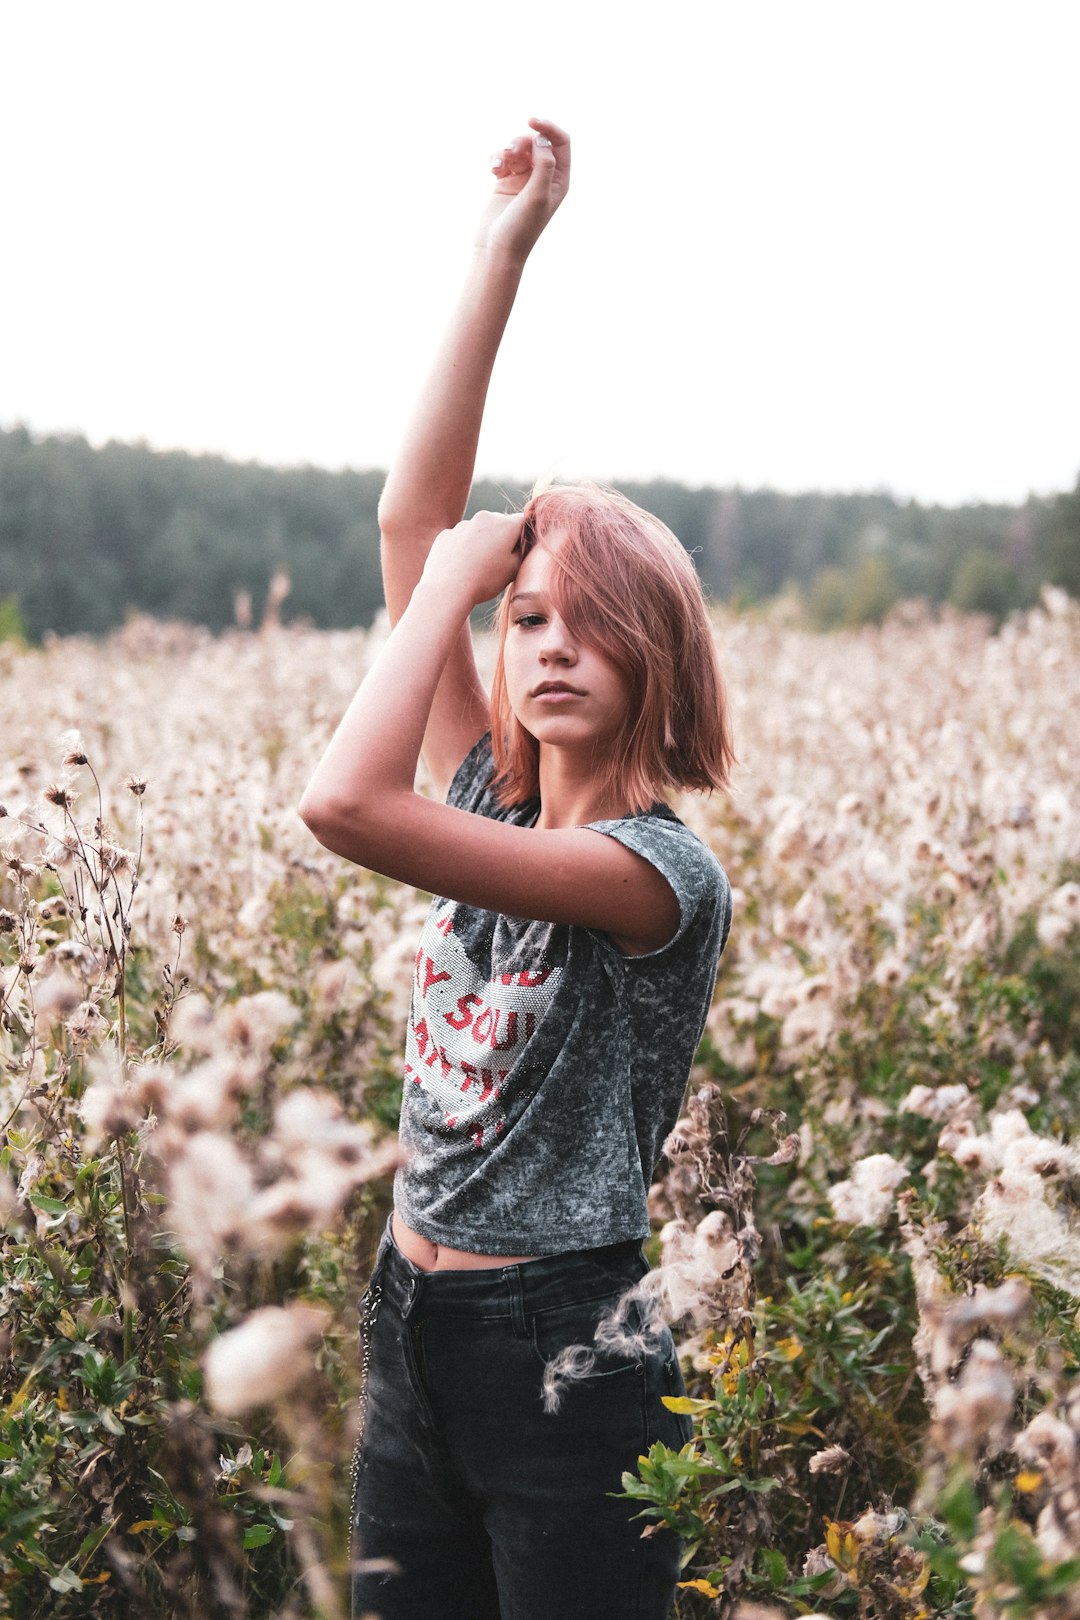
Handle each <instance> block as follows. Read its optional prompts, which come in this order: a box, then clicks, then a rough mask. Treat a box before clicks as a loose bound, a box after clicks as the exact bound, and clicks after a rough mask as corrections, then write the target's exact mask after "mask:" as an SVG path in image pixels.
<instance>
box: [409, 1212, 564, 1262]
mask: <svg viewBox="0 0 1080 1620" xmlns="http://www.w3.org/2000/svg"><path fill="white" fill-rule="evenodd" d="M393 1233H394V1242H395V1243H396V1244H397V1246H398V1248H399V1249H400V1250H401V1252H402V1254H403V1255H404V1256H405V1258H406V1260H411V1261H412V1263H413V1265H414V1266H418V1267H419V1269H420V1270H421V1271H482V1270H484V1269H485V1268H488V1267H491V1266H516V1265H520V1263H521V1262H522V1261H523V1260H535V1259H536V1255H535V1254H471V1253H470V1252H469V1250H468V1249H448V1248H447V1247H446V1245H445V1243H432V1242H431V1239H430V1238H426V1237H421V1236H420V1234H419V1232H414V1231H413V1229H412V1227H411V1226H406V1225H405V1222H404V1221H403V1220H402V1218H401V1216H400V1215H399V1214H398V1213H397V1211H396V1210H395V1212H394V1223H393Z"/></svg>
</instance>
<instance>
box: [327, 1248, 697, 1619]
mask: <svg viewBox="0 0 1080 1620" xmlns="http://www.w3.org/2000/svg"><path fill="white" fill-rule="evenodd" d="M647 1271H648V1263H647V1262H646V1260H645V1259H644V1257H643V1255H642V1253H641V1246H640V1244H638V1243H620V1244H613V1245H611V1246H610V1247H608V1248H603V1249H588V1250H583V1251H581V1252H578V1253H573V1254H563V1255H554V1256H550V1257H543V1258H541V1259H538V1260H529V1261H526V1262H523V1263H521V1264H519V1265H507V1266H501V1267H497V1268H493V1269H490V1270H488V1269H483V1270H478V1271H438V1272H425V1271H421V1270H420V1269H419V1268H418V1267H416V1266H414V1265H413V1264H412V1262H411V1261H410V1260H407V1259H406V1258H405V1256H404V1255H403V1254H402V1253H401V1251H400V1250H399V1249H398V1248H397V1246H396V1245H395V1244H394V1242H393V1239H392V1238H391V1237H390V1235H389V1232H387V1235H386V1236H385V1237H384V1238H383V1241H382V1246H381V1248H380V1250H379V1256H378V1259H377V1262H376V1266H375V1271H374V1274H373V1276H372V1282H371V1287H370V1288H369V1290H368V1294H367V1296H366V1298H365V1305H364V1314H365V1317H366V1325H365V1326H364V1328H363V1333H362V1343H363V1344H364V1359H365V1363H366V1377H365V1393H364V1396H363V1400H364V1428H363V1437H362V1441H361V1445H360V1448H359V1451H358V1460H357V1473H356V1481H355V1493H354V1505H353V1556H354V1559H357V1560H360V1561H362V1565H361V1568H360V1569H359V1571H358V1572H357V1573H356V1574H355V1575H354V1578H353V1592H352V1603H353V1610H352V1612H353V1615H354V1617H355V1620H360V1617H361V1616H366V1615H368V1614H371V1615H378V1616H380V1617H381V1620H665V1617H666V1616H667V1615H668V1614H669V1613H670V1609H671V1602H672V1597H673V1594H674V1589H675V1581H676V1578H677V1575H678V1563H679V1543H678V1539H677V1538H676V1537H675V1536H674V1535H673V1534H672V1533H671V1532H670V1531H668V1530H659V1531H657V1532H656V1533H655V1534H650V1535H649V1536H647V1537H646V1538H645V1539H642V1536H641V1532H642V1529H643V1528H644V1526H645V1525H646V1524H647V1523H652V1522H653V1521H649V1520H643V1519H636V1518H634V1514H635V1511H636V1504H635V1503H633V1502H628V1501H622V1500H619V1499H618V1498H617V1497H616V1496H613V1495H611V1494H609V1493H611V1492H618V1491H619V1490H621V1481H622V1474H623V1470H624V1469H631V1470H632V1469H634V1468H635V1466H636V1462H637V1458H638V1457H639V1455H640V1454H641V1453H642V1452H644V1451H646V1450H647V1449H648V1447H649V1446H650V1445H652V1443H653V1442H654V1441H656V1440H663V1441H664V1442H665V1443H666V1444H667V1445H669V1446H673V1447H678V1446H681V1445H683V1444H684V1443H685V1442H686V1441H687V1440H688V1439H689V1436H690V1425H689V1422H688V1420H687V1419H686V1418H683V1417H679V1416H676V1415H675V1414H674V1413H672V1412H670V1411H668V1409H667V1408H666V1407H665V1406H664V1405H663V1402H662V1397H663V1396H665V1395H681V1394H683V1393H684V1386H683V1381H682V1375H681V1373H680V1371H679V1364H678V1359H677V1357H676V1354H675V1348H674V1344H673V1343H672V1339H671V1334H670V1332H669V1331H668V1330H667V1328H662V1329H661V1330H660V1331H659V1333H658V1334H657V1335H656V1336H655V1338H652V1339H651V1340H650V1342H651V1344H652V1348H651V1349H650V1351H649V1352H648V1354H646V1355H644V1356H637V1357H634V1356H624V1355H622V1354H618V1353H616V1354H612V1353H598V1354H597V1359H596V1363H595V1366H594V1367H593V1369H592V1371H591V1372H590V1373H589V1375H588V1376H587V1377H586V1378H584V1379H583V1380H582V1381H580V1382H576V1383H571V1384H570V1385H569V1386H568V1387H567V1388H566V1389H565V1391H564V1394H563V1398H562V1403H561V1405H560V1407H559V1410H558V1411H557V1412H556V1413H553V1414H549V1413H547V1412H545V1411H544V1408H543V1403H542V1396H541V1382H542V1378H543V1373H544V1367H545V1364H546V1363H547V1361H548V1360H549V1359H550V1358H551V1357H553V1356H554V1355H556V1354H557V1353H558V1351H559V1350H561V1349H563V1348H564V1347H565V1346H567V1345H570V1344H582V1345H586V1346H589V1347H592V1344H593V1330H594V1329H595V1327H596V1324H597V1322H598V1320H599V1319H600V1317H601V1316H602V1315H604V1314H605V1313H606V1312H607V1311H608V1310H610V1309H611V1307H612V1306H613V1305H614V1304H615V1302H616V1300H617V1299H619V1298H620V1296H621V1295H622V1294H624V1293H625V1292H626V1291H627V1290H628V1289H630V1288H632V1287H633V1286H634V1284H635V1283H636V1282H638V1281H639V1280H640V1278H641V1277H642V1276H644V1274H645V1273H646V1272H647ZM379 1560H389V1561H391V1562H392V1563H393V1565H395V1566H396V1567H397V1572H396V1573H391V1572H390V1571H389V1570H388V1569H385V1568H383V1569H365V1568H363V1567H362V1566H363V1564H367V1563H368V1562H369V1561H370V1562H374V1561H379Z"/></svg>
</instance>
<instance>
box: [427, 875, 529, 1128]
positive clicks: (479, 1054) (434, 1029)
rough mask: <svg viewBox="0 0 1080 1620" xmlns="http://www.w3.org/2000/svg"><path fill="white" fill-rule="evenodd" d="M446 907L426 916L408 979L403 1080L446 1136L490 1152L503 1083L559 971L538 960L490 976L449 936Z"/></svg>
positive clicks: (501, 1120)
mask: <svg viewBox="0 0 1080 1620" xmlns="http://www.w3.org/2000/svg"><path fill="white" fill-rule="evenodd" d="M457 910H458V908H457V907H456V906H455V905H454V904H453V902H452V901H447V900H444V901H441V902H439V903H437V904H436V905H435V906H434V907H433V908H432V911H431V914H430V916H429V917H428V919H427V923H426V924H425V927H424V932H423V934H422V935H421V938H420V948H419V950H418V951H417V953H416V963H415V967H414V972H413V996H412V1009H411V1012H410V1015H409V1030H408V1036H407V1039H406V1044H405V1081H406V1084H408V1083H410V1082H411V1083H412V1084H413V1085H416V1086H419V1087H420V1088H421V1090H422V1091H424V1092H425V1093H426V1094H427V1096H428V1097H429V1098H430V1100H431V1102H432V1104H433V1105H434V1106H435V1107H436V1108H438V1109H439V1110H440V1111H441V1112H442V1115H443V1120H444V1124H445V1128H446V1131H447V1132H457V1133H459V1134H460V1135H462V1136H466V1137H468V1138H470V1139H471V1141H472V1143H473V1144H474V1146H475V1147H477V1148H484V1147H490V1146H491V1145H492V1144H493V1143H494V1142H495V1141H498V1139H499V1138H500V1137H501V1136H502V1135H503V1133H504V1132H505V1130H506V1124H507V1119H506V1112H505V1108H504V1106H503V1105H504V1102H505V1090H506V1082H507V1080H508V1078H509V1076H510V1073H511V1071H512V1070H513V1069H514V1066H515V1065H516V1064H517V1063H518V1061H519V1060H520V1058H521V1057H522V1055H523V1053H524V1051H525V1048H526V1046H527V1045H528V1043H529V1041H530V1040H531V1038H532V1037H533V1035H534V1034H535V1033H536V1029H537V1025H538V1024H539V1022H540V1020H541V1019H542V1018H543V1016H544V1014H545V1013H546V1012H547V1010H548V1008H549V1007H550V1005H551V1001H552V997H553V996H554V994H555V992H556V989H557V987H558V982H559V977H560V970H559V969H558V968H555V967H552V966H550V965H549V964H548V963H547V962H546V961H541V962H539V963H537V964H536V965H534V966H532V967H521V966H519V965H517V964H513V963H512V964H511V965H510V966H509V967H508V968H507V969H506V970H505V971H502V972H499V973H496V974H495V975H492V974H491V973H490V971H489V970H488V964H486V963H484V962H483V961H481V962H477V961H475V960H474V959H473V957H472V956H470V954H469V951H468V949H467V948H466V940H464V939H462V938H460V937H459V936H458V934H457V933H456V932H455V926H454V924H455V913H456V911H457Z"/></svg>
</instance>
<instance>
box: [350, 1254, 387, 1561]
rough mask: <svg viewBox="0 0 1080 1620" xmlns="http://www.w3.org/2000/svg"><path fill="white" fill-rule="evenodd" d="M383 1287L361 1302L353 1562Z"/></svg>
mask: <svg viewBox="0 0 1080 1620" xmlns="http://www.w3.org/2000/svg"><path fill="white" fill-rule="evenodd" d="M381 1300H382V1285H381V1283H378V1282H373V1283H372V1284H371V1286H370V1287H369V1288H368V1290H367V1292H366V1293H365V1295H364V1297H363V1299H362V1300H361V1301H360V1395H359V1399H358V1401H357V1414H356V1444H355V1445H354V1446H353V1454H352V1463H351V1465H350V1469H349V1475H350V1479H351V1482H352V1485H351V1489H350V1492H349V1563H350V1565H351V1564H352V1562H353V1560H354V1558H355V1557H356V1548H355V1545H354V1543H355V1540H356V1497H357V1492H358V1490H359V1487H360V1454H361V1452H362V1450H363V1445H364V1422H365V1419H366V1418H367V1397H368V1374H369V1372H370V1371H371V1330H372V1329H373V1328H374V1326H375V1323H376V1320H377V1319H378V1315H379V1304H380V1302H381Z"/></svg>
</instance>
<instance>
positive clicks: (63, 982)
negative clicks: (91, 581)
mask: <svg viewBox="0 0 1080 1620" xmlns="http://www.w3.org/2000/svg"><path fill="white" fill-rule="evenodd" d="M718 635H719V637H720V642H721V647H722V651H723V655H724V661H725V664H726V667H727V671H728V675H729V681H730V685H731V687H732V690H733V692H734V694H735V703H736V719H737V725H738V746H739V752H740V756H741V759H742V769H741V772H740V775H739V778H738V781H737V785H736V791H735V793H734V795H733V796H732V798H731V799H730V800H728V801H724V802H719V801H717V802H708V801H700V802H699V801H695V802H692V803H688V804H687V805H686V806H684V807H682V808H683V810H684V813H685V815H686V816H687V819H689V820H690V821H691V824H692V825H694V826H695V828H696V829H697V830H699V831H700V832H701V833H702V834H703V836H705V837H707V838H708V839H709V841H710V842H711V843H712V844H713V846H714V847H715V848H716V849H717V851H718V852H719V853H720V855H721V857H722V858H723V859H724V861H725V864H726V865H727V867H728V869H729V872H730V874H731V877H732V880H733V883H734V885H735V887H736V917H735V925H734V930H733V935H732V942H731V945H730V947H729V951H728V955H727V958H726V960H725V963H724V965H723V968H722V972H721V978H720V982H719V985H718V988H717V995H716V1000H715V1003H714V1007H713V1011H712V1014H711V1016H710V1020H709V1026H708V1031H707V1035H706V1039H705V1041H704V1042H703V1045H702V1050H701V1052H700V1054H699V1065H698V1070H697V1072H696V1074H695V1077H694V1081H693V1086H692V1094H691V1101H690V1104H689V1111H688V1113H687V1116H686V1118H685V1119H684V1120H683V1121H682V1122H681V1124H680V1126H679V1128H678V1130H677V1132H676V1134H675V1137H674V1138H673V1139H672V1141H671V1143H670V1144H669V1152H668V1156H667V1159H666V1161H665V1165H664V1167H663V1173H662V1175H661V1177H660V1179H659V1180H658V1182H657V1185H656V1187H655V1188H654V1189H653V1193H652V1202H653V1210H654V1214H655V1217H656V1226H657V1237H656V1257H657V1259H659V1260H662V1262H663V1264H662V1274H663V1279H664V1283H663V1288H662V1298H663V1300H664V1303H665V1309H666V1310H667V1312H668V1314H669V1316H670V1317H671V1318H672V1319H673V1320H674V1322H675V1324H676V1328H677V1332H678V1334H679V1336H680V1338H681V1340H682V1347H683V1352H684V1358H685V1366H686V1369H687V1372H688V1376H689V1386H690V1397H689V1398H690V1403H691V1404H690V1407H689V1410H690V1411H691V1412H692V1415H693V1419H694V1425H695V1438H694V1441H693V1442H692V1444H691V1446H690V1447H688V1448H687V1449H686V1450H685V1451H684V1452H683V1453H682V1454H679V1455H672V1454H670V1453H665V1452H663V1451H662V1450H658V1449H656V1448H654V1452H653V1453H651V1454H650V1456H649V1457H648V1458H647V1459H643V1460H642V1463H641V1467H640V1469H639V1472H638V1474H637V1475H636V1476H633V1477H628V1478H627V1480H626V1481H625V1482H624V1488H625V1489H626V1490H627V1491H628V1492H629V1493H630V1494H631V1495H633V1496H635V1497H636V1498H638V1500H639V1503H640V1506H641V1508H642V1510H643V1511H644V1513H645V1518H644V1519H643V1521H642V1523H643V1529H645V1531H646V1532H647V1530H648V1526H649V1524H650V1523H651V1522H655V1520H656V1518H658V1517H659V1518H663V1519H665V1520H666V1521H667V1522H669V1523H672V1524H674V1525H676V1527H677V1528H678V1529H679V1530H680V1531H681V1533H682V1534H683V1535H684V1537H685V1538H686V1547H687V1562H686V1568H685V1571H684V1578H685V1584H684V1587H683V1589H682V1591H681V1594H680V1605H681V1612H682V1613H684V1614H685V1615H687V1616H689V1615H697V1614H699V1613H700V1614H710V1615H712V1614H718V1615H726V1614H729V1613H733V1612H741V1613H743V1614H744V1615H745V1616H748V1617H749V1616H750V1615H752V1614H769V1615H773V1614H775V1615H780V1614H784V1615H790V1614H800V1613H821V1614H830V1615H836V1616H843V1615H852V1616H854V1615H858V1616H881V1617H886V1616H887V1617H894V1616H895V1617H904V1620H908V1617H910V1620H919V1617H920V1616H923V1615H927V1616H928V1615H938V1614H940V1615H949V1616H952V1615H956V1616H961V1615H968V1614H973V1615H978V1616H986V1617H995V1620H996V1617H998V1616H1000V1617H1002V1620H1004V1617H1005V1616H1006V1615H1008V1616H1032V1617H1035V1616H1039V1617H1042V1616H1045V1617H1048V1620H1057V1617H1059V1616H1060V1617H1068V1616H1076V1615H1080V1600H1078V1598H1077V1596H1076V1592H1077V1590H1080V1563H1078V1562H1077V1555H1078V1552H1080V1461H1078V1457H1080V1453H1078V1449H1077V1447H1078V1440H1080V1400H1078V1398H1077V1396H1076V1393H1075V1392H1076V1389H1077V1387H1078V1386H1077V1385H1076V1382H1075V1374H1076V1368H1077V1361H1078V1354H1080V1339H1078V1328H1077V1316H1076V1313H1077V1308H1078V1304H1080V1262H1078V1260H1077V1255H1078V1254H1080V1243H1078V1242H1077V1227H1076V1213H1075V1203H1076V1189H1077V1187H1078V1186H1080V1149H1078V1148H1077V1147H1076V1146H1074V1131H1075V1123H1076V1121H1075V1114H1076V1110H1077V1106H1078V1105H1077V1096H1078V1086H1077V1081H1078V1078H1080V1075H1078V1059H1077V1049H1078V1042H1077V1036H1078V1034H1080V1030H1078V1028H1077V1018H1078V1015H1077V1013H1076V1011H1075V1009H1076V1006H1077V995H1076V992H1077V990H1078V989H1080V933H1078V930H1077V928H1076V923H1077V919H1078V916H1080V885H1078V882H1077V879H1078V877H1080V867H1078V866H1077V864H1076V862H1077V860H1078V858H1080V804H1078V802H1077V799H1076V795H1075V792H1074V786H1073V785H1074V782H1075V771H1074V768H1073V764H1072V761H1073V743H1072V737H1071V730H1072V720H1071V716H1072V714H1073V713H1075V712H1076V708H1077V704H1078V700H1080V622H1078V614H1077V610H1076V609H1075V607H1074V606H1073V605H1072V604H1070V603H1069V602H1068V601H1067V600H1066V599H1065V598H1063V597H1061V596H1060V595H1059V594H1056V593H1050V594H1049V595H1048V596H1047V597H1046V599H1045V601H1044V605H1043V607H1042V608H1040V609H1039V610H1038V611H1036V612H1034V613H1032V614H1030V615H1028V616H1027V617H1026V618H1024V619H1022V620H1015V621H1011V622H1010V623H1009V624H1007V625H1006V626H1005V627H1004V629H1003V630H1002V631H1001V632H1000V633H998V634H997V635H992V634H991V633H990V631H989V629H988V627H987V626H986V625H985V624H984V623H983V622H981V621H978V620H973V619H963V618H958V617H946V618H944V619H941V620H937V621H931V620H929V619H928V618H926V617H924V616H920V615H919V614H917V613H913V612H910V611H903V612H900V613H897V614H894V615H893V617H892V618H891V619H890V620H889V621H887V623H886V624H885V625H884V627H882V628H881V629H880V630H865V631H860V632H852V633H841V634H837V635H834V636H829V637H819V636H812V635H809V634H806V633H804V632H801V631H799V630H798V629H795V628H793V627H790V626H785V625H784V624H782V623H779V622H777V621H775V620H774V621H769V620H761V621H751V620H735V619H730V620H726V621H723V622H721V623H720V624H719V625H718ZM375 639H377V635H375V633H373V636H372V637H365V636H363V635H361V634H333V633H328V634H317V633H314V632H305V631H301V630H281V629H277V628H273V627H271V628H270V629H268V630H267V631H265V632H264V633H263V634H259V635H232V636H229V637H226V638H223V639H220V640H213V639H211V638H210V637H208V636H206V635H203V634H201V633H199V632H194V631H189V630H185V629H183V628H179V627H162V626H154V625H150V624H146V623H142V622H135V623H133V624H131V625H129V626H128V627H127V628H126V629H125V630H124V631H123V632H121V633H119V634H118V635H117V636H115V637H113V638H111V639H110V640H109V641H108V642H106V643H103V644H92V643H89V642H79V641H68V642H62V643H56V644H54V645H52V646H50V647H48V648H46V649H43V650H40V651H33V650H25V649H21V648H18V647H16V646H14V645H13V644H9V645H5V646H4V647H0V711H2V713H3V716H4V738H5V746H4V750H3V756H2V758H0V803H2V805H3V808H4V812H5V813H4V816H3V818H2V819H0V1123H2V1124H3V1138H2V1146H0V1222H2V1224H3V1229H4V1230H3V1234H2V1236H0V1243H2V1246H3V1280H2V1285H0V1287H2V1293H0V1336H2V1347H3V1357H4V1359H3V1370H2V1383H0V1614H8V1615H11V1616H13V1617H18V1620H30V1617H35V1620H36V1617H38V1616H45V1615H49V1616H54V1615H55V1616H57V1617H59V1620H67V1617H68V1616H76V1615H86V1614H98V1615H102V1616H105V1615H117V1616H120V1615H133V1616H134V1615H139V1616H148V1617H152V1616H162V1617H164V1616H183V1615H191V1616H195V1615H198V1616H211V1615H222V1616H230V1617H233V1616H246V1615H250V1616H253V1617H254V1616H264V1615H265V1616H270V1615H275V1616H286V1615H288V1616H302V1615H303V1616H308V1615H310V1616H316V1615H318V1616H323V1617H326V1620H333V1617H336V1616H339V1615H341V1614H343V1613H344V1604H345V1589H346V1573H347V1565H348V1559H349V1546H348V1525H347V1519H348V1462H349V1456H350V1452H351V1449H352V1441H353V1432H352V1425H353V1413H354V1411H355V1397H356V1394H357V1382H358V1372H357V1367H356V1353H355V1333H356V1320H355V1311H356V1306H357V1302H358V1300H359V1297H360V1294H361V1293H362V1290H363V1286H364V1280H365V1276H366V1271H367V1268H368V1266H369V1264H370V1258H371V1254H372V1252H373V1246H374V1243H375V1241H376V1240H377V1234H378V1231H379V1228H380V1226H381V1224H382V1220H383V1219H384V1217H385V1211H386V1207H387V1199H388V1191H387V1188H388V1172H389V1169H390V1167H391V1165H392V1162H393V1153H394V1148H393V1136H392V1130H391V1127H392V1125H393V1122H394V1115H395V1108H396V1094H397V1089H398V1084H399V1080H398V1075H399V1053H398V1048H399V1043H400V1032H401V1030H402V1028H403V1025H404V1016H405V1008H406V1005H407V999H408V990H409V981H410V967H411V962H412V954H413V950H414V946H415V937H416V933H417V930H418V924H419V919H420V917H421V916H422V914H423V910H424V897H422V896H418V895H416V894H414V893H412V892H411V891H407V890H403V889H400V888H398V887H396V886H392V885H389V884H386V883H384V882H383V881H382V880H380V879H377V878H374V877H372V876H370V875H369V874H366V873H363V872H360V871H357V870H356V869H352V868H348V867H346V866H345V865H343V863H341V862H338V861H336V860H335V859H334V858H333V857H330V856H328V855H326V854H325V853H324V852H322V851H321V850H319V849H318V848H317V847H316V846H314V845H313V844H312V842H311V840H310V839H309V838H308V836H307V834H306V833H305V831H304V829H303V828H302V827H301V826H300V824H299V822H298V821H297V819H296V817H295V814H294V811H293V806H294V804H295V802H296V800H297V798H298V796H299V793H300V790H301V788H302V785H303V783H304V781H305V780H306V776H307V773H308V772H309V770H310V767H311V764H312V762H313V761H314V759H315V758H316V757H317V755H318V753H319V750H320V748H321V745H322V742H323V740H324V738H325V737H326V735H327V734H328V731H329V729H330V728H331V727H332V725H333V724H334V723H335V721H336V718H337V716H338V714H339V712H340V711H341V709H342V708H343V707H344V704H345V703H346V702H347V699H348V696H349V695H350V693H351V691H352V690H353V688H354V686H355V683H356V681H357V679H358V678H359V676H360V674H361V673H362V670H363V666H364V661H365V658H366V657H367V656H368V654H369V652H370V649H371V646H372V644H373V641H374V640H375ZM73 728H78V730H77V732H76V731H75V730H74V729H73ZM61 739H62V740H61ZM740 1606H741V1607H740Z"/></svg>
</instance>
